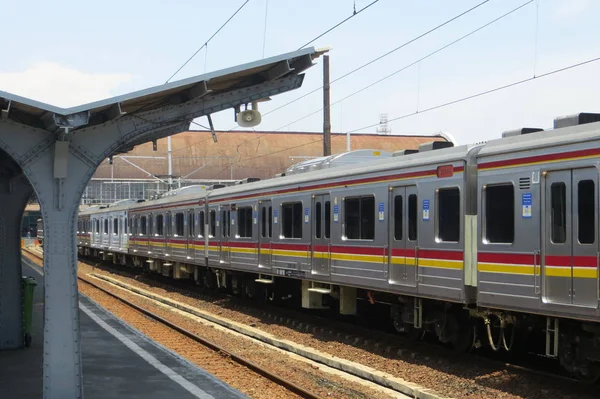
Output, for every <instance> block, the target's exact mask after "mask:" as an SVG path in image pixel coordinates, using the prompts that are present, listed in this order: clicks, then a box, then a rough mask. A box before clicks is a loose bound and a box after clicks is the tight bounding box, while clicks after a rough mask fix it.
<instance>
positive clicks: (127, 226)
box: [123, 218, 129, 235]
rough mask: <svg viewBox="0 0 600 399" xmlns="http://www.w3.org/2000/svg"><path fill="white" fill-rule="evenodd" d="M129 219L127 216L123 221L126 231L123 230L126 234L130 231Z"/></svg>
mask: <svg viewBox="0 0 600 399" xmlns="http://www.w3.org/2000/svg"><path fill="white" fill-rule="evenodd" d="M128 223H129V219H128V218H125V223H123V228H124V229H125V231H124V232H123V233H124V234H125V235H127V233H128V232H129V225H128Z"/></svg>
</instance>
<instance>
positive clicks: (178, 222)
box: [175, 212, 184, 237]
mask: <svg viewBox="0 0 600 399" xmlns="http://www.w3.org/2000/svg"><path fill="white" fill-rule="evenodd" d="M183 220H184V216H183V212H177V213H176V214H175V237H183V234H184V225H183Z"/></svg>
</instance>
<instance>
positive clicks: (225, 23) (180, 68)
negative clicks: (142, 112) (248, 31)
mask: <svg viewBox="0 0 600 399" xmlns="http://www.w3.org/2000/svg"><path fill="white" fill-rule="evenodd" d="M249 1H250V0H246V1H244V4H242V5H241V6H240V7H239V8H238V9H237V10H236V11H235V12H234V13H233V14H232V15H231V16H230V17H229V19H227V21H225V22H224V23H223V25H221V27H220V28H219V29H217V31H216V32H215V33H213V34H212V36H211V37H209V38H208V40H207V41H205V42H204V44H203V45H202V46H201V47H200V48H199V49H198V50H196V52H195V53H194V54H192V56H191V57H190V58H188V60H187V61H186V62H184V63H183V65H182V66H180V67H179V69H178V70H176V71H175V73H173V75H171V77H170V78H169V79H167V81H166V82H165V84H166V83H169V82H170V81H171V79H173V78H174V77H175V75H177V74H178V73H179V71H181V70H182V69H183V68H184V67H185V66H186V65H187V64H188V63H189V62H190V61H191V60H192V59H193V58H194V57H195V56H196V55H197V54H198V53H199V52H200V50H202V49H203V48H204V47H207V46H208V43H209V42H210V41H211V40H212V39H213V38H214V37H215V36H217V34H218V33H219V32H220V31H221V29H223V28H224V27H225V25H227V24H228V23H229V21H231V20H232V19H233V17H235V16H236V15H237V13H238V12H240V11H241V9H242V8H244V6H245V5H246V4H248V2H249Z"/></svg>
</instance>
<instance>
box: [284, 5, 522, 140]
mask: <svg viewBox="0 0 600 399" xmlns="http://www.w3.org/2000/svg"><path fill="white" fill-rule="evenodd" d="M533 1H534V0H529V1H526V2H525V3H523V4H521V5H519V6H517V7H515V8H513V9H512V10H510V11H508V12H506V13H504V14H502V15H500V16H499V17H497V18H494V19H493V20H491V21H489V22H487V23H485V24H484V25H481V26H480V27H478V28H476V29H474V30H472V31H470V32H469V33H467V34H465V35H463V36H461V37H459V38H458V39H455V40H453V41H451V42H450V43H448V44H446V45H444V46H442V47H440V48H438V49H437V50H434V51H432V52H431V53H429V54H427V55H425V56H423V57H421V58H419V59H417V60H416V61H414V62H411V63H410V64H407V65H405V66H403V67H402V68H400V69H397V70H395V71H394V72H392V73H390V74H388V75H386V76H384V77H382V78H380V79H378V80H376V81H374V82H372V83H370V84H368V85H366V86H364V87H362V88H360V89H358V90H356V91H354V92H352V93H350V94H348V95H347V96H345V97H343V98H341V99H339V100H336V101H334V102H332V103H331V104H330V107H331V106H333V105H336V104H338V103H340V102H342V101H344V100H347V99H349V98H350V97H353V96H355V95H357V94H359V93H362V92H363V91H365V90H367V89H370V88H371V87H373V86H375V85H377V84H379V83H381V82H383V81H384V80H386V79H389V78H391V77H392V76H395V75H397V74H398V73H400V72H403V71H405V70H407V69H408V68H410V67H412V66H414V65H420V64H421V62H422V61H424V60H426V59H428V58H430V57H432V56H434V55H435V54H438V53H439V52H441V51H443V50H446V49H447V48H449V47H451V46H453V45H455V44H457V43H458V42H461V41H462V40H464V39H466V38H468V37H470V36H472V35H474V34H475V33H477V32H479V31H481V30H483V29H485V28H487V27H488V26H490V25H493V24H494V23H496V22H498V21H500V20H502V19H504V18H506V17H508V16H509V15H511V14H513V13H515V12H517V11H518V10H520V9H522V8H523V7H525V6H527V5H528V4H530V3H532V2H533ZM417 109H418V106H417ZM321 111H323V108H319V109H317V110H315V111H313V112H310V113H308V114H306V115H304V116H302V117H300V118H298V119H296V120H294V121H293V122H290V123H288V124H286V125H283V126H281V127H280V128H277V129H275V131H279V130H282V129H285V128H286V127H288V126H291V125H293V124H295V123H297V122H300V121H302V120H304V119H306V118H308V117H310V116H313V115H315V114H317V113H319V112H321Z"/></svg>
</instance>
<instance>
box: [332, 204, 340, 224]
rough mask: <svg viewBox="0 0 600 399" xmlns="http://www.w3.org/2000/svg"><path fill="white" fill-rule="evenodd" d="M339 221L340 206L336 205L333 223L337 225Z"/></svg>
mask: <svg viewBox="0 0 600 399" xmlns="http://www.w3.org/2000/svg"><path fill="white" fill-rule="evenodd" d="M339 221H340V206H339V205H334V206H333V222H334V223H337V222H339Z"/></svg>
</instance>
